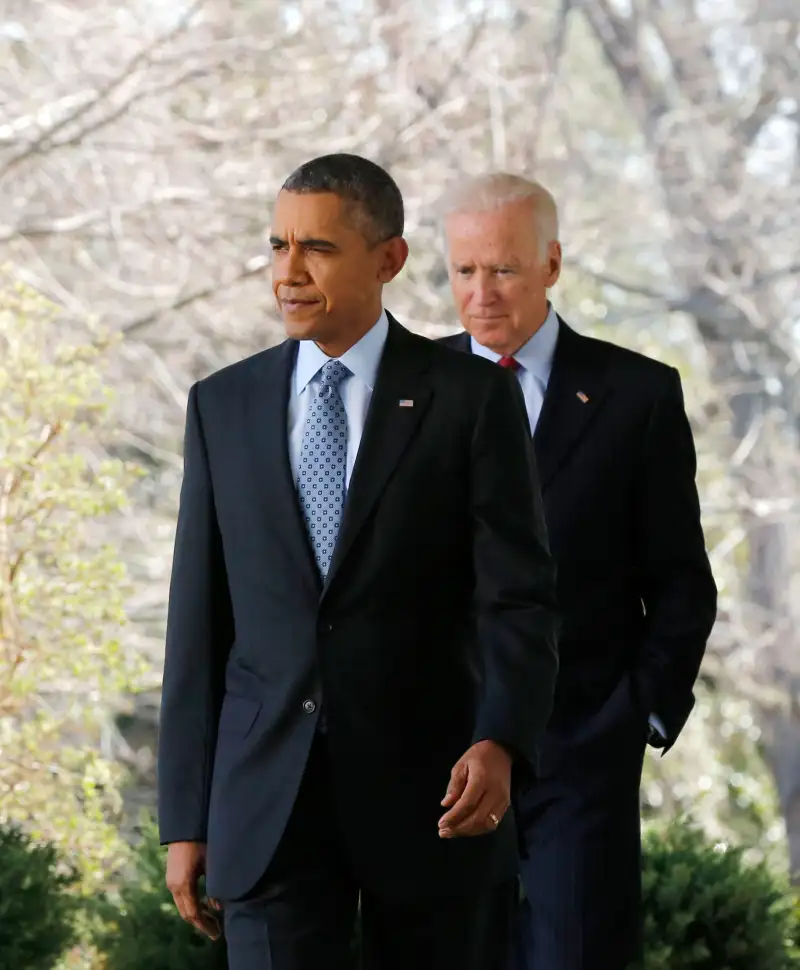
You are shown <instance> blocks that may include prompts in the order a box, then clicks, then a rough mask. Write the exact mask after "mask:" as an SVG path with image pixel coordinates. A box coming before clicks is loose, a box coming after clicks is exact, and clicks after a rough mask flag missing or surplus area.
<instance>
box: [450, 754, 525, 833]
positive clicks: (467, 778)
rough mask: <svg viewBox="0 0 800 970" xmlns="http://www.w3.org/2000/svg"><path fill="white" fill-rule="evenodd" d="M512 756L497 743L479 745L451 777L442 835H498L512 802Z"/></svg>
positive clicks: (464, 758) (460, 762) (455, 768)
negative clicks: (501, 821) (497, 832)
mask: <svg viewBox="0 0 800 970" xmlns="http://www.w3.org/2000/svg"><path fill="white" fill-rule="evenodd" d="M511 763H512V758H511V755H510V754H509V753H508V751H506V749H505V748H504V747H502V746H501V745H499V744H496V743H495V742H494V741H479V742H478V744H474V745H473V746H472V747H471V748H470V749H469V751H467V753H466V754H465V755H464V756H463V758H461V759H460V760H459V761H458V762H457V763H456V765H455V767H454V768H453V771H452V772H451V774H450V784H449V785H448V786H447V794H446V795H445V796H444V798H443V799H442V805H443V806H444V807H445V808H449V809H450V811H449V812H447V813H446V814H445V815H443V816H442V817H441V818H440V819H439V835H440V837H441V838H443V839H454V838H458V837H460V836H464V835H486V834H487V833H489V832H494V830H495V829H496V828H497V826H498V825H499V824H500V820H501V819H502V817H503V816H504V815H505V813H506V811H507V810H508V806H509V803H510V800H511Z"/></svg>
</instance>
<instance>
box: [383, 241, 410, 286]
mask: <svg viewBox="0 0 800 970" xmlns="http://www.w3.org/2000/svg"><path fill="white" fill-rule="evenodd" d="M381 249H382V250H383V253H382V259H381V262H380V264H379V267H378V279H379V280H380V281H381V283H391V281H392V280H393V279H394V278H395V276H397V275H398V273H399V272H400V270H402V268H403V267H404V266H405V265H406V260H407V259H408V243H407V242H406V241H405V239H403V237H402V236H393V237H392V238H391V239H387V240H386V242H384V243H381Z"/></svg>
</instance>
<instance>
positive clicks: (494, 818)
mask: <svg viewBox="0 0 800 970" xmlns="http://www.w3.org/2000/svg"><path fill="white" fill-rule="evenodd" d="M489 818H490V819H491V820H492V821H493V822H494V827H495V828H497V826H498V825H499V824H500V819H499V818H498V817H497V816H496V815H495V814H493V813H492V812H489Z"/></svg>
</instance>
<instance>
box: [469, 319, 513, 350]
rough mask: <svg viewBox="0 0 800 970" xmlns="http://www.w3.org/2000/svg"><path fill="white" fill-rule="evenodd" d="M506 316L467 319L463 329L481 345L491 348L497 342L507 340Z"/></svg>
mask: <svg viewBox="0 0 800 970" xmlns="http://www.w3.org/2000/svg"><path fill="white" fill-rule="evenodd" d="M507 323H508V318H507V317H500V318H499V319H495V320H474V319H473V320H469V321H468V322H467V323H466V324H465V329H466V330H467V331H468V332H469V334H470V335H471V336H472V337H474V338H475V339H476V340H477V341H478V343H479V344H480V345H481V346H482V347H489V348H493V347H494V345H497V344H505V343H507V342H508V334H507Z"/></svg>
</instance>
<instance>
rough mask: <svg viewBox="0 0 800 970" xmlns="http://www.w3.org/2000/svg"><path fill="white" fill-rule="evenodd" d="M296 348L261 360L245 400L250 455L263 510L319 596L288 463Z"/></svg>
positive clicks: (287, 346) (292, 344)
mask: <svg viewBox="0 0 800 970" xmlns="http://www.w3.org/2000/svg"><path fill="white" fill-rule="evenodd" d="M296 358H297V342H296V341H294V340H287V341H285V342H284V343H283V344H281V345H280V346H279V347H278V348H276V350H275V352H274V353H268V354H265V355H264V358H263V363H262V365H261V366H260V367H258V368H257V369H256V373H255V375H254V380H253V382H252V384H251V387H250V393H249V395H248V401H247V409H248V415H247V420H248V427H249V433H250V439H251V454H252V456H253V467H254V474H255V476H256V481H257V482H258V483H259V491H260V492H261V494H262V495H263V497H264V510H265V513H266V516H267V519H268V521H269V523H270V525H271V527H272V528H273V529H274V530H275V531H276V532H277V533H278V535H279V536H280V537H281V539H282V540H283V542H284V544H285V545H286V548H287V550H288V551H289V553H290V555H291V556H292V558H293V559H294V560H295V562H296V564H297V567H298V569H299V571H300V573H301V574H302V576H303V579H304V580H305V581H306V583H307V584H308V585H309V588H310V589H311V590H312V591H313V594H314V596H318V595H319V590H320V578H319V573H318V571H317V567H316V563H315V562H314V553H313V550H312V549H311V543H310V542H309V539H308V531H307V529H306V525H305V521H304V520H303V513H302V511H301V508H300V502H299V499H298V496H297V489H296V487H295V483H294V480H293V475H292V472H291V467H290V463H289V435H288V414H287V408H288V402H289V395H290V394H292V393H293V388H292V387H291V378H292V373H293V371H294V362H295V360H296Z"/></svg>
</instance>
